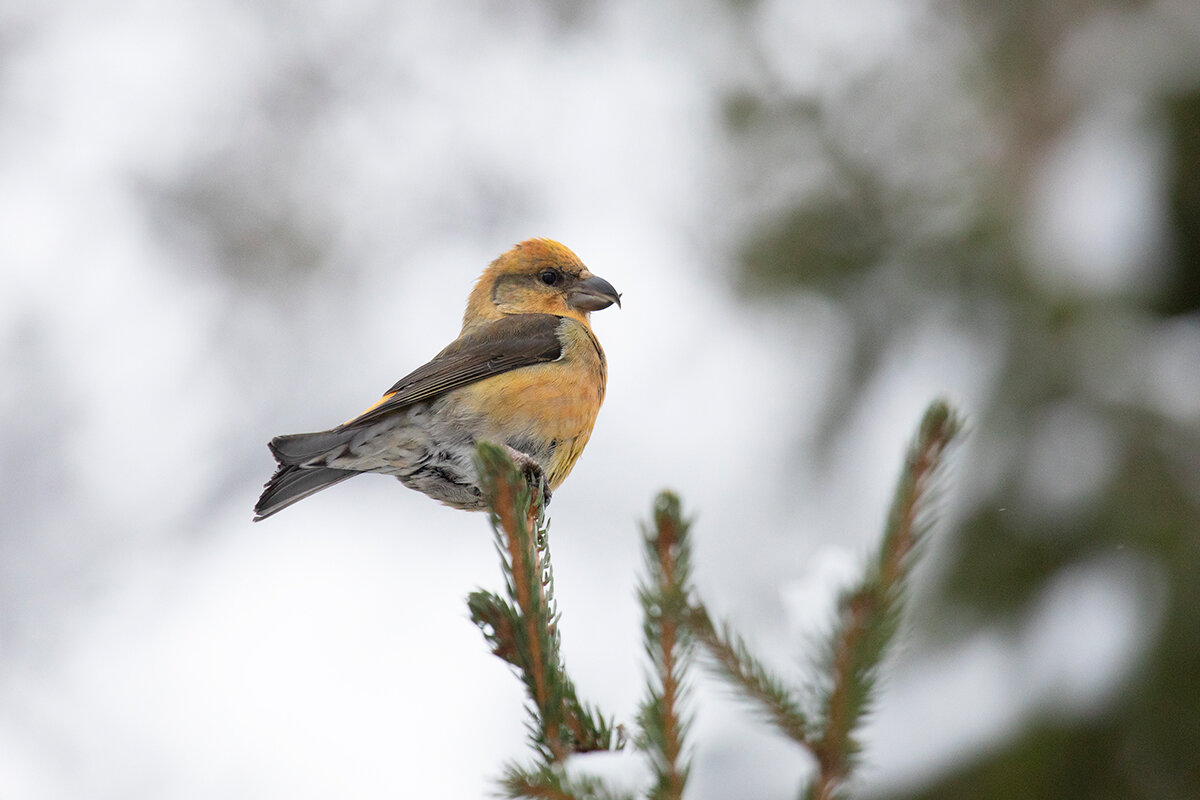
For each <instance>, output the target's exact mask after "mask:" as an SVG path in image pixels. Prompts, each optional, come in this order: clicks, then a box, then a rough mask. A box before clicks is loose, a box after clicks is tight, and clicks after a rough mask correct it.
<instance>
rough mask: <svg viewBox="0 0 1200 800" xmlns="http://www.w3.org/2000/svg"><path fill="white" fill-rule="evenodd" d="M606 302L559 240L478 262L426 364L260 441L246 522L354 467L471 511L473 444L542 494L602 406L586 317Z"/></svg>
mask: <svg viewBox="0 0 1200 800" xmlns="http://www.w3.org/2000/svg"><path fill="white" fill-rule="evenodd" d="M614 303H615V304H616V305H617V307H618V308H619V307H620V306H621V295H620V293H618V292H617V290H616V289H614V288H613V286H612V284H610V283H609V282H608V281H606V280H604V279H603V278H601V277H599V276H597V275H593V274H592V273H591V272H590V271H589V270H588V268H587V267H586V266H584V264H583V262H582V261H581V260H580V259H579V257H578V256H577V255H575V253H573V252H572V251H571V250H569V249H568V248H567V247H566V246H565V245H563V244H561V243H559V242H557V241H554V240H552V239H540V238H539V239H528V240H526V241H523V242H521V243H520V244H517V245H515V246H514V247H513V248H512V249H510V250H508V251H507V252H505V253H504V254H502V255H501V256H500V257H499V258H497V259H496V260H495V261H493V262H492V263H491V264H490V265H489V266H488V267H487V269H485V270H484V271H483V274H482V275H481V276H480V277H479V280H478V281H476V283H475V286H474V288H473V289H472V291H471V293H470V296H469V297H468V298H467V307H466V311H465V312H464V314H463V322H462V329H461V331H460V332H459V335H458V338H457V339H455V340H454V341H453V342H451V343H450V344H449V345H447V346H446V347H445V348H444V349H443V350H442V351H441V352H440V353H438V354H437V355H436V356H434V357H433V359H431V360H430V361H429V363H427V364H425V365H423V366H420V367H418V368H417V369H415V370H413V371H412V372H410V373H409V374H408V375H406V376H404V377H403V378H401V379H400V380H399V381H397V382H396V383H395V385H393V386H392V387H391V388H390V389H388V390H387V392H385V393H384V394H383V397H381V398H380V399H379V400H378V401H377V402H375V403H374V404H373V405H371V406H370V407H368V408H367V409H366V410H365V411H363V412H362V413H361V414H359V415H358V416H356V417H354V418H353V419H351V420H349V421H347V422H344V423H342V424H341V425H338V426H337V427H335V428H330V429H329V430H326V431H319V432H316V433H295V434H288V435H284V436H276V437H275V438H274V439H272V440H271V441H270V443H269V444H268V447H269V448H270V451H271V453H272V455H274V457H275V460H276V462H277V469H276V471H275V474H274V475H273V476H272V477H271V479H270V480H269V481H267V483H266V485H265V488H264V490H263V493H262V496H261V497H260V498H259V500H258V503H257V504H256V505H255V507H254V520H255V521H256V522H257V521H259V520H263V519H266V518H267V517H269V516H271V515H273V514H275V513H277V512H279V511H281V510H283V509H285V508H287V507H288V506H290V505H292V504H293V503H296V502H298V501H300V500H303V499H304V498H306V497H308V496H309V495H312V494H314V493H316V492H319V491H321V490H322V489H326V488H328V487H330V486H333V485H334V484H336V483H341V482H342V481H344V480H346V479H348V478H352V477H354V476H355V475H360V474H362V473H364V472H377V473H382V474H384V475H392V476H395V477H396V478H398V479H399V480H400V482H401V483H402V484H404V485H405V486H407V487H409V488H411V489H415V490H417V491H419V492H422V493H424V494H426V495H428V496H429V497H432V498H433V499H435V500H438V501H440V502H441V503H444V504H445V505H447V506H450V507H452V508H459V509H464V510H482V509H484V508H485V507H486V499H485V498H484V496H483V492H482V490H481V488H480V486H479V478H478V475H477V473H476V469H475V462H474V455H475V448H476V445H477V443H478V442H483V441H487V442H492V443H493V444H496V445H500V446H503V447H504V448H506V449H507V452H508V454H509V455H510V457H512V459H513V461H514V463H515V464H516V465H517V467H518V468H520V469H521V470H522V471H523V472H524V473H525V475H526V478H527V479H528V480H530V481H531V482H532V485H534V486H541V488H542V491H543V492H544V499H545V502H549V499H550V496H551V494H552V492H553V491H554V490H556V489H558V487H559V486H560V485H561V484H562V482H563V481H564V480H565V479H566V477H567V475H568V474H569V473H570V472H571V469H572V467H574V466H575V462H576V460H577V459H578V458H579V455H580V453H582V452H583V448H584V446H585V445H586V444H587V442H588V439H589V438H590V436H591V434H592V428H593V426H594V425H595V422H596V417H597V414H598V413H599V411H600V406H601V404H602V403H603V402H604V393H605V386H606V383H607V380H608V362H607V360H606V358H605V355H604V350H603V348H601V347H600V342H599V341H598V340H597V339H596V334H595V333H594V332H593V330H592V326H591V323H590V319H589V315H590V313H591V312H592V311H599V310H601V309H604V308H608V307H609V306H611V305H613V304H614Z"/></svg>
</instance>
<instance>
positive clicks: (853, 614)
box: [806, 401, 961, 800]
mask: <svg viewBox="0 0 1200 800" xmlns="http://www.w3.org/2000/svg"><path fill="white" fill-rule="evenodd" d="M960 428H961V424H960V422H959V421H958V418H957V417H956V416H955V415H954V413H953V412H952V411H951V410H950V408H949V407H948V406H947V405H946V404H945V403H944V402H940V401H939V402H935V403H934V404H933V405H931V406H930V407H929V409H928V410H927V411H926V412H925V417H924V419H923V420H922V422H921V427H920V429H919V430H918V433H917V436H916V439H915V440H914V441H913V443H912V444H911V445H910V447H909V450H908V454H907V457H906V459H905V464H904V469H903V471H902V472H901V475H900V480H899V482H898V485H897V487H896V493H895V497H894V499H893V502H892V507H891V512H890V513H889V515H888V522H887V527H886V529H885V531H884V536H883V542H882V544H881V546H880V548H879V552H878V553H877V555H876V557H875V558H874V559H873V561H872V563H871V564H870V565H869V566H868V569H867V574H866V576H865V577H864V578H863V580H862V581H861V582H860V583H859V584H858V586H856V587H855V588H853V589H851V590H850V591H848V592H846V593H845V594H843V596H842V598H841V602H840V604H839V611H838V619H837V621H836V623H835V628H834V631H833V634H832V637H831V640H830V644H829V648H828V658H827V664H826V666H827V668H828V671H829V675H830V683H829V686H828V690H827V691H826V692H825V693H824V702H823V704H822V705H823V711H824V719H823V720H822V726H821V732H820V735H819V736H818V737H817V739H816V740H815V741H814V742H813V743H812V751H813V754H814V755H815V756H816V758H817V764H818V773H817V777H816V779H815V781H814V782H813V783H812V785H811V786H810V787H809V789H808V792H807V795H806V796H807V797H810V798H814V799H815V800H832V798H835V797H837V796H838V795H839V790H840V787H841V786H842V785H843V783H844V782H845V780H846V777H847V776H848V775H849V772H850V769H851V767H852V766H853V760H854V757H855V755H856V754H857V752H858V744H857V742H855V740H854V738H853V732H854V730H855V728H856V727H857V726H858V725H859V723H860V722H861V721H862V718H863V715H864V714H865V713H866V711H867V709H868V708H869V705H870V702H871V700H872V699H873V697H874V690H875V686H876V682H877V678H878V672H879V667H880V664H881V663H882V661H883V657H884V655H885V654H886V651H887V647H888V645H889V644H891V642H892V640H893V638H894V637H895V634H896V631H897V629H898V628H899V624H900V615H901V611H902V610H903V606H904V599H905V594H906V589H907V579H908V576H909V574H910V572H911V570H912V565H913V561H914V556H915V554H916V553H917V552H918V547H919V546H920V544H921V543H922V541H923V539H924V535H925V533H926V532H927V530H928V527H929V518H928V517H929V514H928V512H927V510H926V508H927V506H928V504H929V495H930V494H931V490H932V488H933V484H934V481H935V480H936V478H937V476H938V474H939V467H940V466H941V464H942V459H943V456H944V455H945V452H946V448H947V447H948V446H949V445H950V443H951V441H952V440H953V439H954V437H955V436H956V435H957V433H958V431H959V430H960Z"/></svg>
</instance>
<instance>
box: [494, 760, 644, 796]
mask: <svg viewBox="0 0 1200 800" xmlns="http://www.w3.org/2000/svg"><path fill="white" fill-rule="evenodd" d="M500 789H501V791H502V792H503V795H502V796H504V797H509V798H541V799H543V800H633V797H632V795H630V794H628V793H626V792H614V791H613V790H611V789H609V788H608V787H606V786H605V785H604V783H603V781H601V780H600V779H599V778H595V777H590V776H580V777H576V778H572V777H569V776H567V775H565V774H564V772H563V769H562V767H561V766H541V767H538V768H537V769H532V770H527V769H522V768H520V767H518V766H516V765H513V764H509V765H508V766H507V767H505V770H504V776H503V777H502V778H501V779H500Z"/></svg>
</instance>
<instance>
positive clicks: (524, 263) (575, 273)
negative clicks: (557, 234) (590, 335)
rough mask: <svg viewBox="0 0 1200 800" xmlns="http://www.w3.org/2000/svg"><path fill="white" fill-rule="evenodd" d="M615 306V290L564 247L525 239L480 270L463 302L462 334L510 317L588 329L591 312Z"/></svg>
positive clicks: (551, 242)
mask: <svg viewBox="0 0 1200 800" xmlns="http://www.w3.org/2000/svg"><path fill="white" fill-rule="evenodd" d="M613 303H616V304H617V305H618V306H620V305H621V295H620V294H618V293H617V290H616V289H614V288H613V287H612V284H611V283H609V282H608V281H606V280H604V279H603V278H601V277H598V276H596V275H593V274H592V273H591V272H589V271H588V268H587V267H585V266H584V265H583V262H582V261H580V260H579V256H577V255H575V254H574V253H572V252H571V251H570V250H569V249H567V247H566V246H565V245H562V244H559V243H558V242H556V241H553V240H551V239H529V240H526V241H524V242H521V243H520V244H519V245H517V246H516V247H514V248H513V249H511V250H509V251H508V252H507V253H505V254H504V255H502V256H500V257H499V258H497V259H496V260H495V261H493V262H492V263H491V265H490V266H489V267H488V268H487V269H486V270H484V272H483V275H481V276H480V277H479V281H478V282H477V283H476V284H475V289H474V291H472V292H471V297H470V298H469V299H468V300H467V312H466V314H464V315H463V330H464V331H465V330H467V329H468V328H469V327H471V326H472V325H475V324H478V323H480V322H487V321H491V320H496V319H500V318H501V317H503V316H506V315H508V314H555V315H557V316H560V317H572V318H574V319H577V320H579V321H580V322H583V323H585V324H586V323H587V321H588V313H589V312H591V311H599V310H600V309H602V308H608V307H609V306H611V305H612V304H613Z"/></svg>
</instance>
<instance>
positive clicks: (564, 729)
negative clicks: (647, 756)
mask: <svg viewBox="0 0 1200 800" xmlns="http://www.w3.org/2000/svg"><path fill="white" fill-rule="evenodd" d="M476 466H477V468H478V471H479V477H480V485H481V487H482V489H483V493H484V497H485V498H486V500H487V503H488V507H489V510H490V519H491V523H492V529H493V532H494V533H495V537H496V551H497V553H498V554H499V556H500V564H501V569H502V571H503V573H504V581H505V590H506V594H507V599H505V598H502V597H500V596H498V595H496V594H495V593H493V592H487V591H476V592H472V593H471V595H470V596H469V597H468V598H467V606H468V608H469V610H470V613H471V619H472V620H473V621H474V622H475V624H476V625H478V626H479V628H480V629H481V630H482V631H483V634H484V636H485V638H486V639H487V642H488V644H489V645H490V646H491V649H492V652H493V653H494V654H495V655H496V656H498V657H499V658H501V659H503V660H504V661H506V662H508V663H509V664H511V665H512V666H513V667H515V668H516V669H517V672H518V673H519V674H520V676H521V679H522V681H523V683H524V684H525V690H526V694H527V695H528V697H529V701H530V704H529V707H528V708H529V713H530V723H529V726H528V727H529V733H530V740H531V743H532V744H533V746H534V748H535V749H536V750H537V751H538V754H539V755H540V757H541V762H542V763H541V766H540V767H539V768H537V769H535V770H531V771H521V770H517V769H516V768H512V769H510V770H509V775H510V776H511V775H524V776H525V777H527V778H529V779H530V780H531V781H533V780H535V779H538V778H544V777H545V776H547V775H550V776H557V777H556V778H555V781H553V782H544V785H542V786H541V788H540V789H537V791H533V790H532V789H531V792H532V793H525V794H524V795H513V796H529V797H558V796H567V795H561V794H555V792H560V793H561V791H566V790H565V789H564V788H563V787H564V786H566V784H564V783H563V780H564V779H563V778H562V776H561V775H560V774H559V773H560V772H561V769H560V768H561V765H562V763H563V761H564V760H565V759H566V757H567V756H568V755H570V754H571V753H577V752H588V751H592V750H607V749H619V748H620V747H622V746H623V744H624V742H623V739H622V737H621V735H620V733H619V731H618V729H617V728H616V727H615V726H614V725H613V724H612V723H611V722H610V721H606V720H605V719H604V718H603V717H602V716H600V715H599V714H597V713H596V712H595V711H594V710H592V709H590V708H588V707H587V706H586V705H585V704H583V703H581V702H580V701H579V699H578V697H577V696H576V693H575V687H574V685H573V684H572V682H571V680H570V679H569V678H568V677H567V675H566V671H565V668H564V667H563V664H562V659H561V655H560V635H559V630H558V612H557V610H556V608H555V604H554V573H553V569H552V568H551V564H550V548H549V530H548V525H547V524H546V521H545V514H544V502H543V493H542V491H541V487H531V486H530V485H529V481H528V480H527V479H526V477H525V476H524V475H523V474H522V473H521V472H520V471H518V470H517V468H516V467H515V466H514V465H513V463H512V460H511V459H510V458H509V456H508V454H507V453H506V452H505V451H504V450H503V449H502V448H499V447H496V446H494V445H491V444H486V443H481V444H480V445H479V447H478V450H477V457H476ZM506 781H507V778H506ZM505 785H506V786H507V785H508V784H507V783H506V784H505ZM530 786H531V787H532V786H533V784H532V783H531V784H530ZM555 787H557V788H555ZM506 791H508V790H507V789H506ZM545 792H550V794H546V793H545ZM568 794H569V793H568Z"/></svg>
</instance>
